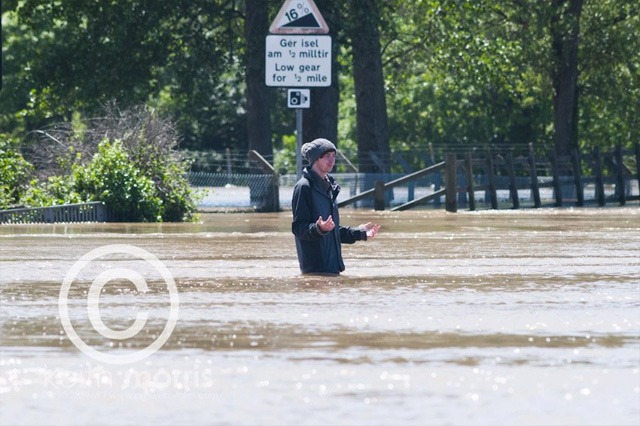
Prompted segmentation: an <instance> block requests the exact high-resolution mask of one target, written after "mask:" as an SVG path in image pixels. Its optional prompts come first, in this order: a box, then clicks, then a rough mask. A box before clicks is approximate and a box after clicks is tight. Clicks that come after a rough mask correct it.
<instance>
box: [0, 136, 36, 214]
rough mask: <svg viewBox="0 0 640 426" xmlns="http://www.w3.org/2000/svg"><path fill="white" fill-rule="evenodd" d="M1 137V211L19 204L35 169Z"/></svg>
mask: <svg viewBox="0 0 640 426" xmlns="http://www.w3.org/2000/svg"><path fill="white" fill-rule="evenodd" d="M12 145H13V144H12V143H11V142H9V141H8V140H6V139H5V138H4V137H3V136H2V135H0V209H6V208H8V207H11V206H12V205H14V204H16V203H18V202H19V200H20V198H21V196H22V193H23V191H25V190H26V189H27V188H28V185H29V175H30V174H31V171H32V169H33V167H32V166H31V164H29V163H28V162H27V161H26V160H25V159H24V158H23V157H22V154H20V153H19V152H18V151H16V150H15V149H14V148H13V146H12Z"/></svg>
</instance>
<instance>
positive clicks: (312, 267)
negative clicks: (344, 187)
mask: <svg viewBox="0 0 640 426" xmlns="http://www.w3.org/2000/svg"><path fill="white" fill-rule="evenodd" d="M301 151H302V156H303V157H304V158H305V159H306V160H307V161H308V162H309V167H308V168H305V169H304V171H303V174H302V178H301V179H300V180H299V181H298V182H297V183H296V186H295V188H294V190H293V201H292V203H291V207H292V209H293V223H292V225H291V230H292V232H293V234H294V235H295V240H296V250H297V252H298V262H300V270H301V271H302V273H303V274H310V273H311V274H312V273H316V274H317V273H320V274H339V273H340V272H342V271H344V262H343V261H342V249H341V246H340V244H341V243H345V244H353V243H355V242H356V241H360V240H363V241H366V240H367V238H373V237H375V235H376V234H377V233H378V230H379V229H380V225H376V224H373V223H371V222H368V223H365V224H362V225H360V226H358V227H348V226H340V216H339V215H338V204H337V203H336V198H337V197H338V193H339V192H340V186H338V184H337V183H336V182H335V180H334V179H333V178H332V177H331V176H329V172H331V170H332V169H333V166H334V164H335V162H336V152H337V150H336V147H335V145H334V144H333V143H332V142H331V141H329V140H327V139H315V140H313V141H311V142H309V143H305V144H304V145H302V150H301Z"/></svg>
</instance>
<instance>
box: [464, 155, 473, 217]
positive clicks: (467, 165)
mask: <svg viewBox="0 0 640 426" xmlns="http://www.w3.org/2000/svg"><path fill="white" fill-rule="evenodd" d="M464 164H465V170H466V172H467V193H468V194H469V210H470V211H474V210H475V209H476V196H475V190H474V189H473V160H472V159H471V153H467V154H466V155H465V157H464Z"/></svg>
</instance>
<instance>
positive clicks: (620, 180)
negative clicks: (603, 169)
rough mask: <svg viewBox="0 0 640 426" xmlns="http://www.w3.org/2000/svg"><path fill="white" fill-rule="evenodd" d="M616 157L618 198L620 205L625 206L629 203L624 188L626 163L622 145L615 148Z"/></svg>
mask: <svg viewBox="0 0 640 426" xmlns="http://www.w3.org/2000/svg"><path fill="white" fill-rule="evenodd" d="M615 158H616V192H617V193H618V200H619V201H620V205H621V206H624V205H625V204H626V203H627V199H626V194H625V190H624V164H623V163H622V146H621V145H620V144H618V145H616V150H615Z"/></svg>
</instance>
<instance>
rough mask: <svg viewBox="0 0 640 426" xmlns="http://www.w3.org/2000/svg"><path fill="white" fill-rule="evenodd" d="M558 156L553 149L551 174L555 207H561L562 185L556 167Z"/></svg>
mask: <svg viewBox="0 0 640 426" xmlns="http://www.w3.org/2000/svg"><path fill="white" fill-rule="evenodd" d="M558 161H559V160H558V154H556V151H555V149H554V150H553V152H551V173H552V175H553V192H554V195H555V197H556V207H562V185H561V184H560V172H559V167H558Z"/></svg>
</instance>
